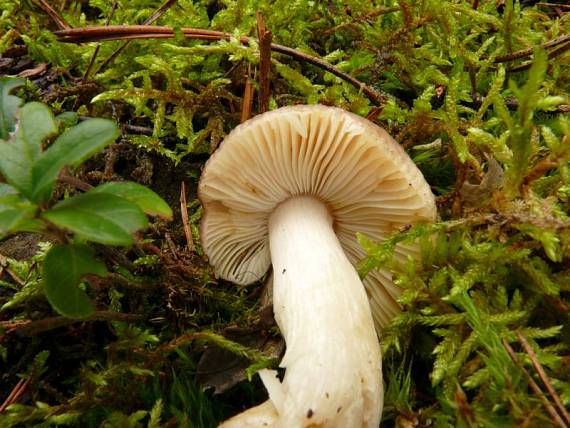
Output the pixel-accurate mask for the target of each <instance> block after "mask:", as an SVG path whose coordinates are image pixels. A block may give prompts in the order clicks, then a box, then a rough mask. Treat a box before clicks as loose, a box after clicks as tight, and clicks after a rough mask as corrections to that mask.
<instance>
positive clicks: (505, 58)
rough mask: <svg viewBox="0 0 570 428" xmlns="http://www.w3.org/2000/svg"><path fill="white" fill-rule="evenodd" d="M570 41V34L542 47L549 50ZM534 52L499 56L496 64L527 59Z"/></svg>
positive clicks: (526, 50) (528, 50)
mask: <svg viewBox="0 0 570 428" xmlns="http://www.w3.org/2000/svg"><path fill="white" fill-rule="evenodd" d="M568 41H570V34H563V35H562V36H560V37H557V38H555V39H552V40H550V41H548V42H545V43H543V44H541V45H540V47H541V48H542V49H548V48H551V47H554V46H558V45H561V44H563V43H566V42H568ZM533 52H534V48H528V49H522V50H520V51H516V52H512V53H510V54H507V55H502V56H498V57H497V58H495V63H500V62H508V61H513V60H515V59H520V58H526V57H528V56H531V55H532V53H533Z"/></svg>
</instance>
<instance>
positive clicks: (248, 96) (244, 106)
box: [240, 64, 255, 123]
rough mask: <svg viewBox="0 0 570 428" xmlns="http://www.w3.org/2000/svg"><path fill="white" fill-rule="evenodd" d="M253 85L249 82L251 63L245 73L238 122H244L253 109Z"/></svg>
mask: <svg viewBox="0 0 570 428" xmlns="http://www.w3.org/2000/svg"><path fill="white" fill-rule="evenodd" d="M254 79H255V77H254ZM254 89H255V88H254V87H253V85H252V84H251V64H250V65H248V67H247V74H246V75H245V88H244V89H243V98H242V103H241V116H240V123H243V122H245V121H246V120H248V119H249V118H250V117H251V112H252V110H253V91H254Z"/></svg>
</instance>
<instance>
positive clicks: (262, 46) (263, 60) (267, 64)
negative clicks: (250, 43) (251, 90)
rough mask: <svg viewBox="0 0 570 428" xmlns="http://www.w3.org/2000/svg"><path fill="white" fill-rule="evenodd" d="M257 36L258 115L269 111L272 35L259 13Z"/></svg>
mask: <svg viewBox="0 0 570 428" xmlns="http://www.w3.org/2000/svg"><path fill="white" fill-rule="evenodd" d="M257 34H258V37H259V113H265V112H266V111H268V110H269V98H270V97H271V90H270V87H269V73H270V71H271V40H272V38H273V34H272V33H271V31H270V30H268V29H267V28H266V27H265V20H264V19H263V15H262V14H261V12H259V11H258V12H257Z"/></svg>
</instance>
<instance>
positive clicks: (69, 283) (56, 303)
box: [43, 245, 107, 318]
mask: <svg viewBox="0 0 570 428" xmlns="http://www.w3.org/2000/svg"><path fill="white" fill-rule="evenodd" d="M87 274H93V275H98V276H105V275H107V268H106V267H105V265H104V264H103V263H101V262H100V261H98V260H97V259H95V257H94V255H93V250H92V249H91V248H89V247H88V246H86V245H58V246H55V247H53V248H52V249H51V250H50V251H49V252H48V253H47V255H46V258H45V261H44V267H43V281H44V291H45V293H46V297H47V299H48V301H49V302H50V303H51V305H52V306H53V308H54V309H55V310H56V311H57V312H59V313H60V314H61V315H64V316H66V317H70V318H84V317H88V316H89V315H91V314H92V313H93V310H94V309H93V304H92V303H91V301H90V300H89V297H87V294H85V292H84V291H83V290H81V289H80V288H79V287H78V285H79V281H81V278H83V277H84V276H85V275H87Z"/></svg>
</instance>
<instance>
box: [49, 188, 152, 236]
mask: <svg viewBox="0 0 570 428" xmlns="http://www.w3.org/2000/svg"><path fill="white" fill-rule="evenodd" d="M43 217H44V218H46V219H47V220H49V221H50V222H52V223H53V224H55V225H56V226H59V227H61V228H64V229H68V230H70V231H72V232H74V233H76V234H77V235H79V236H80V237H82V238H85V239H87V240H89V241H93V242H99V243H101V244H108V245H131V244H132V243H133V237H132V236H131V234H132V233H133V232H134V231H136V230H139V229H144V228H146V227H147V225H148V221H147V218H146V216H145V215H144V214H143V212H142V211H141V210H140V208H139V207H138V206H137V205H135V204H133V203H132V202H129V201H127V200H125V199H123V198H120V197H119V196H115V195H111V194H106V193H105V194H104V193H92V192H88V193H84V194H82V195H79V196H74V197H72V198H69V199H66V200H64V201H61V202H60V203H58V204H57V205H55V206H54V207H53V208H52V209H51V210H49V211H46V212H44V213H43Z"/></svg>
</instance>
